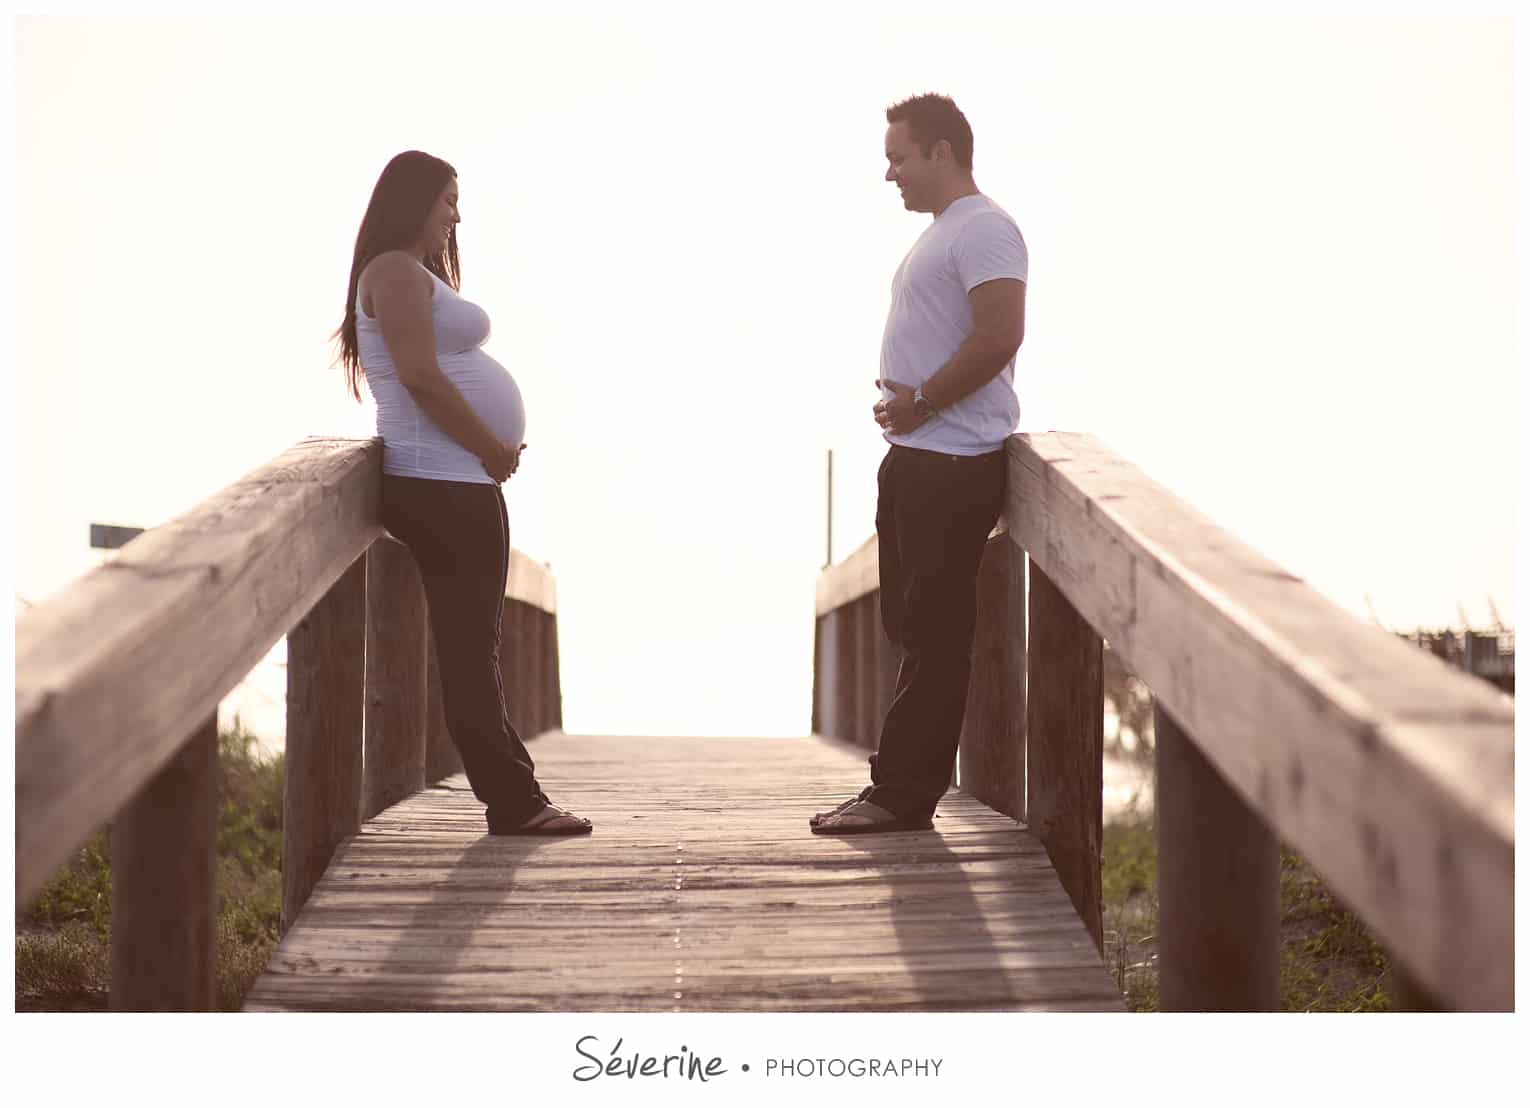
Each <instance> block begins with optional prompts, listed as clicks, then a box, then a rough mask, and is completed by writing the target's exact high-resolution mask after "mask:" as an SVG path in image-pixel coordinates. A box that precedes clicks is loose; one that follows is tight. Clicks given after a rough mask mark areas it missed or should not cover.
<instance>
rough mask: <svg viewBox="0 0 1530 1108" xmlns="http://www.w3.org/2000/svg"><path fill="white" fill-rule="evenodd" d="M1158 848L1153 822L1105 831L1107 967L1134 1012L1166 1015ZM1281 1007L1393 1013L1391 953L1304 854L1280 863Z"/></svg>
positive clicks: (1134, 821)
mask: <svg viewBox="0 0 1530 1108" xmlns="http://www.w3.org/2000/svg"><path fill="white" fill-rule="evenodd" d="M1157 861H1158V846H1157V836H1156V833H1155V828H1154V826H1153V823H1152V820H1151V818H1150V817H1147V816H1143V815H1140V814H1135V813H1133V814H1130V815H1128V816H1126V817H1125V818H1122V819H1119V820H1116V821H1114V822H1112V823H1109V824H1106V826H1105V841H1104V866H1103V872H1102V877H1103V889H1102V892H1103V896H1104V917H1105V961H1106V964H1107V965H1108V966H1109V967H1110V971H1111V975H1112V976H1113V977H1114V978H1115V981H1116V987H1117V988H1119V989H1120V990H1121V993H1122V995H1123V996H1124V997H1125V998H1126V1004H1127V1007H1128V1009H1130V1010H1131V1011H1133V1012H1156V1011H1158V1010H1159V995H1158V960H1157V932H1158V894H1157V868H1158V867H1157ZM1280 914H1281V922H1280V934H1281V952H1280V1007H1281V1011H1285V1012H1388V1011H1392V1010H1393V1006H1394V1003H1393V995H1392V992H1391V982H1390V970H1389V967H1388V964H1387V958H1386V954H1385V952H1384V951H1383V950H1382V949H1381V947H1379V946H1378V945H1377V944H1376V942H1375V940H1374V939H1372V938H1371V936H1370V934H1369V933H1368V932H1367V931H1366V929H1365V925H1364V924H1363V923H1361V921H1360V920H1359V919H1358V918H1357V917H1356V916H1355V914H1354V913H1353V912H1351V911H1349V909H1347V908H1345V907H1344V905H1343V904H1342V903H1340V901H1339V900H1338V899H1337V898H1335V897H1334V895H1333V894H1332V893H1331V892H1329V890H1328V889H1327V887H1326V886H1324V884H1323V882H1322V880H1321V879H1320V878H1319V877H1318V875H1317V874H1316V873H1315V872H1313V870H1312V867H1311V866H1309V865H1308V864H1307V863H1306V861H1304V860H1303V859H1302V858H1301V857H1300V856H1299V855H1297V854H1296V853H1294V852H1292V851H1290V850H1285V849H1282V850H1281V858H1280Z"/></svg>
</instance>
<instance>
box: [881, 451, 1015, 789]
mask: <svg viewBox="0 0 1530 1108" xmlns="http://www.w3.org/2000/svg"><path fill="white" fill-rule="evenodd" d="M1005 466H1006V462H1005V452H1004V451H1003V450H998V451H994V452H993V453H990V454H980V455H978V456H976V457H960V456H957V455H953V454H939V453H935V452H933V451H929V450H914V449H911V448H909V447H906V446H894V447H892V448H891V449H890V450H888V452H887V457H886V458H884V459H883V460H882V466H881V468H880V469H879V470H878V471H877V554H878V560H879V562H880V567H881V590H882V594H881V600H882V626H883V628H884V629H885V630H886V632H887V637H888V638H889V639H891V640H892V642H893V644H894V645H896V646H897V647H898V648H899V649H900V652H901V660H900V662H899V665H898V680H897V684H896V686H895V687H894V691H893V699H892V704H891V705H890V706H889V707H888V709H887V716H886V718H885V719H884V720H883V723H882V734H881V738H880V740H879V741H878V743H877V752H876V753H875V754H873V755H872V756H871V783H872V790H871V793H870V795H868V796H867V798H866V799H868V800H869V801H871V802H872V803H873V804H877V805H880V806H881V807H883V808H886V809H888V810H889V811H892V812H895V813H897V814H898V815H928V814H930V813H932V812H933V811H934V810H935V804H936V802H937V801H939V800H940V798H941V796H942V795H944V793H945V791H946V788H947V786H948V785H949V784H950V783H951V769H952V767H953V766H954V765H955V762H956V746H957V740H958V739H959V738H960V737H961V732H962V716H963V715H964V714H965V712H966V709H967V680H968V677H969V675H970V674H971V671H972V634H973V630H974V628H975V627H976V626H977V574H978V567H979V565H980V564H981V563H982V560H983V548H984V546H985V545H986V544H987V541H988V535H989V532H991V531H992V530H993V525H994V524H995V523H997V522H998V519H999V512H1000V511H1001V509H1002V507H1003V503H1004V483H1005Z"/></svg>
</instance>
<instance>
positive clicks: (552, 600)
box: [505, 547, 558, 614]
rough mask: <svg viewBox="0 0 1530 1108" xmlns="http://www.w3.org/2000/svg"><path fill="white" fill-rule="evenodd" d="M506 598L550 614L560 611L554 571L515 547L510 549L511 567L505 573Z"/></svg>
mask: <svg viewBox="0 0 1530 1108" xmlns="http://www.w3.org/2000/svg"><path fill="white" fill-rule="evenodd" d="M505 598H506V599H507V600H518V601H520V602H521V603H522V604H529V605H530V606H531V607H533V608H536V609H537V610H538V611H543V612H547V613H548V614H552V613H554V612H556V611H557V610H558V587H557V583H556V582H555V581H554V580H553V575H552V571H551V570H550V569H548V568H547V567H546V566H545V565H543V564H542V563H541V562H537V561H533V560H532V559H531V558H529V557H527V556H526V555H525V554H523V553H521V552H520V551H519V550H516V549H515V548H514V547H511V548H510V565H509V567H508V568H507V569H506V571H505Z"/></svg>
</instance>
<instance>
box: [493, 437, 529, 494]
mask: <svg viewBox="0 0 1530 1108" xmlns="http://www.w3.org/2000/svg"><path fill="white" fill-rule="evenodd" d="M525 449H526V444H525V443H519V444H517V443H513V442H506V441H505V440H503V439H501V440H500V443H499V451H498V453H496V454H495V455H494V456H493V457H492V458H490V459H488V460H486V461H485V462H484V463H483V468H484V471H485V472H487V473H488V475H489V476H490V477H492V478H494V480H495V481H496V482H497V483H499V484H501V485H503V484H504V483H505V482H506V481H508V480H510V476H511V474H513V473H514V472H515V471H516V470H518V469H520V468H521V451H522V450H525Z"/></svg>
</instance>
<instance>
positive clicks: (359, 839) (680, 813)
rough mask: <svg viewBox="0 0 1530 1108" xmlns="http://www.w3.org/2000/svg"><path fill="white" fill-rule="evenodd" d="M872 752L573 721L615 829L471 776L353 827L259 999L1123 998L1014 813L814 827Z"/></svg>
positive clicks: (1094, 1003) (577, 1004)
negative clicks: (547, 821) (487, 786)
mask: <svg viewBox="0 0 1530 1108" xmlns="http://www.w3.org/2000/svg"><path fill="white" fill-rule="evenodd" d="M862 758H863V754H862V752H861V751H860V750H859V749H858V748H856V747H853V746H851V745H850V744H848V743H844V742H833V741H828V740H820V739H797V740H791V739H772V740H756V739H710V740H709V739H675V738H652V737H644V738H641V739H623V738H620V737H609V736H600V737H591V736H578V735H560V736H559V740H558V742H557V743H555V744H551V745H550V746H549V747H548V748H547V749H546V751H545V752H543V753H539V755H538V776H539V777H540V778H542V780H543V781H544V783H545V784H546V785H547V787H548V789H549V790H550V791H551V792H553V794H554V795H556V796H558V797H559V799H560V800H566V802H567V803H569V804H570V805H571V806H572V807H574V808H575V809H576V810H578V811H580V812H583V813H587V814H589V815H590V816H591V817H592V818H594V820H595V823H596V830H595V833H594V834H593V835H591V836H589V837H588V838H584V837H581V838H578V839H561V840H542V841H538V840H528V839H515V838H496V837H493V836H488V835H485V834H484V833H483V829H482V818H481V814H480V812H479V806H478V805H477V803H476V802H475V801H474V800H473V798H472V794H471V792H470V791H469V790H468V788H467V785H466V782H465V781H464V780H463V779H462V778H461V777H454V778H450V779H448V780H447V781H445V782H443V783H442V784H441V785H439V786H436V787H433V788H429V789H426V790H425V791H423V792H421V793H417V794H415V795H414V796H412V797H410V798H409V799H407V800H405V801H403V802H402V803H400V804H397V805H395V806H393V807H392V808H390V809H388V810H387V811H386V812H383V813H381V814H380V815H379V816H377V817H376V818H375V819H373V820H371V821H369V822H368V823H367V824H366V825H365V826H363V827H362V829H361V831H360V832H359V833H358V834H357V835H355V836H354V837H353V838H351V839H350V840H349V841H348V842H346V843H345V844H344V846H343V847H342V849H341V850H340V852H339V853H338V854H337V856H336V858H335V860H334V862H333V863H332V864H331V865H330V867H329V869H328V871H327V872H326V874H325V876H324V878H323V880H322V881H321V882H320V883H319V885H318V886H317V887H316V888H315V889H314V892H313V894H312V896H311V897H310V898H309V900H308V902H307V904H306V905H305V906H304V908H303V911H302V913H301V914H300V915H299V917H298V919H297V921H296V923H295V924H294V926H293V927H292V928H291V929H290V930H289V931H288V932H287V933H286V935H285V936H284V937H283V939H282V942H281V944H280V946H279V947H278V949H277V951H276V953H275V954H274V955H273V958H272V961H271V964H270V965H269V967H268V968H267V971H266V972H265V973H264V974H263V975H262V976H261V978H260V979H259V981H258V982H257V983H256V985H255V987H254V989H253V990H252V991H251V993H250V995H249V997H248V998H247V999H246V1008H248V1009H249V1010H296V1009H303V1010H344V1011H357V1010H413V1011H424V1010H430V1011H452V1010H457V1011H676V1010H679V1011H734V1010H738V1011H870V1010H887V1011H895V1010H908V1011H945V1010H987V1009H996V1010H1001V1009H1002V1010H1014V1009H1025V1010H1090V1011H1096V1010H1099V1011H1119V1010H1120V1008H1121V998H1120V995H1119V993H1118V992H1117V991H1116V990H1115V988H1114V986H1113V984H1112V983H1111V980H1110V976H1109V974H1108V972H1107V971H1106V969H1105V967H1104V965H1103V963H1102V962H1101V961H1100V957H1099V954H1098V953H1097V951H1096V949H1095V947H1094V943H1093V941H1092V939H1091V938H1090V936H1089V934H1088V932H1087V930H1086V929H1085V928H1084V926H1083V925H1082V923H1081V922H1080V920H1079V918H1078V916H1077V913H1076V912H1075V911H1074V909H1073V907H1072V904H1071V902H1070V900H1069V898H1068V895H1067V894H1066V892H1064V890H1063V889H1062V886H1061V885H1060V883H1059V882H1058V879H1057V875H1056V873H1055V872H1054V871H1053V870H1052V868H1051V865H1050V863H1049V861H1048V859H1047V855H1046V850H1045V848H1044V847H1043V846H1042V844H1041V843H1039V842H1038V841H1037V840H1036V839H1035V838H1034V837H1033V836H1032V835H1030V834H1028V833H1027V832H1026V831H1025V830H1024V829H1023V828H1021V827H1020V826H1019V825H1017V824H1016V823H1015V821H1014V820H1012V819H1009V818H1008V817H1005V816H1003V815H1000V814H999V813H996V812H994V811H992V810H991V809H988V808H986V807H984V806H983V805H981V804H979V803H978V802H977V801H975V800H974V799H973V798H972V797H970V796H966V795H964V794H960V793H951V794H948V796H947V797H946V798H945V799H944V800H943V801H942V802H941V806H940V809H939V811H938V813H937V814H938V816H939V817H940V818H939V819H938V820H937V829H938V830H937V831H936V832H935V833H905V834H899V835H889V836H877V837H875V841H871V840H866V841H855V840H849V839H836V838H831V837H827V836H815V835H812V834H810V833H809V832H808V829H807V826H806V819H807V816H808V814H810V813H811V812H813V811H816V810H819V809H820V808H823V807H826V806H828V805H829V804H832V803H834V802H835V801H837V800H839V799H843V794H844V791H845V782H846V780H847V779H854V778H856V777H859V776H860V775H862V774H863V772H864V770H863V768H862ZM677 979H678V980H677ZM677 993H678V994H679V995H678V996H677V995H676V994H677Z"/></svg>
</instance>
